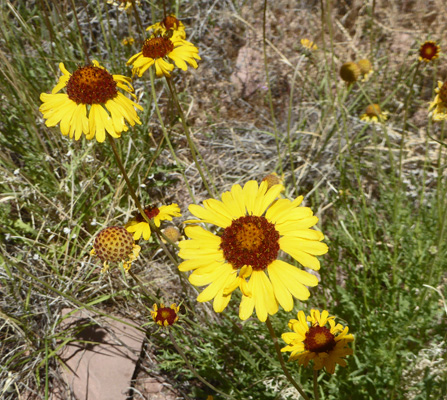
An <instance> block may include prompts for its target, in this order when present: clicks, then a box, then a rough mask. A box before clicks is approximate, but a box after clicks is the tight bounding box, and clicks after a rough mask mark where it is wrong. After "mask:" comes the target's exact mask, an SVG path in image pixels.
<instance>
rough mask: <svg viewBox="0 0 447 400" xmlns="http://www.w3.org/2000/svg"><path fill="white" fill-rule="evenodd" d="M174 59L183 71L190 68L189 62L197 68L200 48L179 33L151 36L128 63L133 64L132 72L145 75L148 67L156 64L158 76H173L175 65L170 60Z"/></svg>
mask: <svg viewBox="0 0 447 400" xmlns="http://www.w3.org/2000/svg"><path fill="white" fill-rule="evenodd" d="M169 59H171V60H173V61H174V63H175V65H176V66H177V68H180V69H181V70H183V71H186V70H187V69H188V66H187V63H188V64H189V65H191V66H192V67H194V68H197V67H198V65H197V61H196V60H200V59H201V58H200V56H199V49H198V48H197V47H196V46H194V45H193V44H192V43H190V42H188V41H186V40H183V39H182V38H181V37H180V36H178V35H173V36H172V37H169V35H164V36H155V35H153V36H151V37H150V38H149V39H146V40H145V41H144V44H143V48H142V49H141V51H140V52H139V53H137V54H135V55H134V56H132V57H131V58H130V59H129V61H127V65H130V64H132V74H133V75H135V74H137V75H138V76H141V75H143V74H144V73H145V72H146V70H147V69H148V68H150V67H151V66H152V65H155V73H156V74H157V76H171V74H170V73H171V72H172V71H173V69H174V65H173V64H171V63H170V62H169Z"/></svg>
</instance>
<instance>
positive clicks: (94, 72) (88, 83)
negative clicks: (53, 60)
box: [39, 60, 143, 142]
mask: <svg viewBox="0 0 447 400" xmlns="http://www.w3.org/2000/svg"><path fill="white" fill-rule="evenodd" d="M59 68H60V70H61V71H62V72H63V75H62V76H61V77H60V78H59V82H58V83H57V85H56V86H55V87H54V88H53V90H52V91H51V94H48V93H42V94H41V95H40V99H41V100H42V102H43V104H42V105H41V106H40V108H39V110H40V112H41V113H42V114H43V117H44V118H45V119H46V122H45V124H46V126H49V127H50V126H55V125H57V124H58V123H60V128H61V132H62V134H63V135H65V136H66V135H69V136H70V138H73V136H74V138H75V140H79V138H80V137H81V135H82V133H84V134H85V135H86V138H87V139H88V140H91V139H93V138H94V137H96V140H97V141H98V142H103V141H104V140H105V138H106V131H107V132H108V133H109V134H110V135H111V136H112V137H114V138H119V137H120V136H121V132H123V131H127V130H128V129H129V128H128V127H127V125H126V123H125V122H124V120H126V121H127V122H128V123H129V124H130V125H131V126H134V125H135V123H137V124H141V121H140V118H139V117H138V115H137V112H136V111H135V108H134V107H136V108H138V109H139V110H143V107H141V106H140V105H138V104H136V103H135V102H133V101H132V100H130V99H128V98H127V97H126V96H124V95H123V94H122V93H121V92H119V91H118V89H117V87H118V88H120V89H122V90H124V91H126V92H128V93H130V94H131V96H133V97H134V98H136V97H135V95H134V94H133V87H132V85H131V84H130V81H131V80H130V78H127V77H125V76H122V75H112V74H110V73H109V72H107V70H106V69H105V68H103V67H101V66H100V65H99V63H98V62H97V61H95V60H94V61H93V65H86V66H84V67H79V68H78V69H77V70H76V71H75V72H74V73H73V74H71V73H70V72H68V71H67V70H66V68H65V66H64V64H63V63H60V64H59ZM63 88H66V91H67V93H66V94H65V93H58V92H59V91H60V90H61V89H63ZM106 110H107V111H108V112H107V111H106Z"/></svg>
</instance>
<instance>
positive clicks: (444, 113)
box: [428, 81, 447, 121]
mask: <svg viewBox="0 0 447 400" xmlns="http://www.w3.org/2000/svg"><path fill="white" fill-rule="evenodd" d="M435 91H436V96H435V98H434V100H433V101H432V102H431V103H430V107H429V108H428V109H429V111H430V114H431V116H432V119H433V121H445V120H447V81H445V82H444V83H442V82H441V81H438V87H437V88H436V89H435Z"/></svg>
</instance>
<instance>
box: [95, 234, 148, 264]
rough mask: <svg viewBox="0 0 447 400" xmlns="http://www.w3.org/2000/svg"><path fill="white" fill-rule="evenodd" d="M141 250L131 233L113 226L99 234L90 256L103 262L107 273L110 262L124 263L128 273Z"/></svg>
mask: <svg viewBox="0 0 447 400" xmlns="http://www.w3.org/2000/svg"><path fill="white" fill-rule="evenodd" d="M140 250H141V247H140V246H137V245H136V244H135V242H134V239H133V237H132V235H131V234H130V233H129V232H127V231H126V230H125V229H124V228H122V227H120V226H111V227H108V228H105V229H103V230H102V231H100V232H99V233H98V235H97V236H96V238H95V242H94V243H93V249H92V250H91V252H90V254H91V255H92V256H97V257H99V259H100V260H101V261H103V263H104V268H103V271H107V269H108V268H109V262H123V263H124V264H123V268H124V269H125V270H126V271H128V270H129V269H130V267H131V264H132V262H133V261H135V260H136V259H137V258H138V256H139V254H140Z"/></svg>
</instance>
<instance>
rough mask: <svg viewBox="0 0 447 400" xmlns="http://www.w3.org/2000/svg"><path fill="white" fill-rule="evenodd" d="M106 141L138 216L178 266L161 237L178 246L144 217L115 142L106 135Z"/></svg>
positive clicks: (176, 246)
mask: <svg viewBox="0 0 447 400" xmlns="http://www.w3.org/2000/svg"><path fill="white" fill-rule="evenodd" d="M107 139H109V143H110V145H111V147H112V150H113V155H114V156H115V160H116V163H117V164H118V167H119V169H120V171H121V173H122V174H123V177H124V180H125V181H126V184H127V188H128V189H129V193H130V196H131V197H132V199H133V201H134V202H135V205H136V206H137V208H138V211H139V212H140V214H141V216H142V217H143V218H144V220H145V221H146V222H147V223H148V224H149V226H150V227H151V230H152V231H154V232H155V234H156V235H157V238H158V241H159V243H160V246H161V247H162V248H163V250H164V252H165V253H166V255H167V256H168V257H169V259H170V260H171V262H172V263H173V264H174V265H175V266H178V262H177V261H176V259H175V257H174V256H173V255H172V253H171V252H170V251H169V249H168V248H167V247H166V245H165V244H164V243H163V241H162V240H161V237H163V239H165V240H166V241H167V242H168V243H169V244H171V245H173V246H174V247H175V248H177V249H178V248H179V247H178V245H177V244H175V243H174V242H172V241H171V240H170V239H169V238H168V237H166V236H165V235H164V234H163V233H162V232H161V231H160V229H158V228H157V226H155V224H154V222H153V221H152V220H151V219H150V218H149V217H148V216H147V215H146V213H145V212H144V208H143V206H142V205H141V203H140V200H138V197H137V195H136V193H135V190H134V188H133V186H132V183H131V182H130V180H129V177H128V176H127V173H126V169H125V168H124V165H123V162H122V161H121V157H120V155H119V153H118V149H117V147H116V143H115V140H114V139H113V137H112V136H110V135H107Z"/></svg>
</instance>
